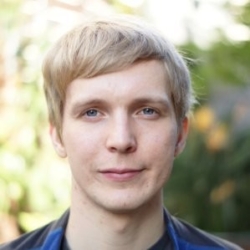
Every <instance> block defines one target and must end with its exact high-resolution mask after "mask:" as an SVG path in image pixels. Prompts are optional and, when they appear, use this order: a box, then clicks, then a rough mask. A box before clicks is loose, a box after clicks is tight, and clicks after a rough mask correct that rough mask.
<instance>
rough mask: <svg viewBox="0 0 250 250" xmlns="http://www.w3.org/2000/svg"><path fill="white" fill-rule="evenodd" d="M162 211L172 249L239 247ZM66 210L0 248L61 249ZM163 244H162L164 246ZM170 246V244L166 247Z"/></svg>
mask: <svg viewBox="0 0 250 250" xmlns="http://www.w3.org/2000/svg"><path fill="white" fill-rule="evenodd" d="M164 213H165V214H164V215H165V222H166V232H165V235H168V237H169V238H170V241H171V246H172V247H171V248H172V249H173V250H242V248H240V247H238V246H236V245H234V244H232V243H230V242H228V241H225V240H222V239H220V238H217V237H216V236H213V235H211V234H209V233H206V232H204V231H202V230H200V229H197V228H195V227H194V226H191V225H190V224H188V223H186V222H183V221H181V220H179V219H177V218H175V217H173V216H171V215H170V214H169V213H168V212H167V211H165V212H164ZM68 218H69V211H67V212H66V213H64V214H63V216H62V217H61V218H60V219H59V220H56V221H54V222H51V223H50V224H48V225H46V226H44V227H42V228H39V229H37V230H35V231H32V232H30V233H27V234H24V235H22V236H21V237H19V238H18V239H16V240H14V241H12V242H10V243H7V244H4V245H1V246H0V250H60V248H61V243H62V240H63V238H64V233H65V229H66V226H67V222H68ZM164 249H166V248H164V247H163V249H161V250H164ZM167 249H169V246H168V248H167Z"/></svg>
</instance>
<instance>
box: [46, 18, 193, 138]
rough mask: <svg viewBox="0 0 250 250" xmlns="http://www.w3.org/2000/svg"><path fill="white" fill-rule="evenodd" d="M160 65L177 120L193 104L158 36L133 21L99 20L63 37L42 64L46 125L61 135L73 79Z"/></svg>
mask: <svg viewBox="0 0 250 250" xmlns="http://www.w3.org/2000/svg"><path fill="white" fill-rule="evenodd" d="M153 59H154V60H159V61H162V62H163V63H164V64H165V66H166V70H167V75H168V82H166V84H169V89H170V91H171V98H172V101H173V105H174V109H175V113H176V117H177V120H181V119H182V118H183V117H184V116H186V114H187V113H188V112H189V111H190V109H191V106H192V104H193V103H194V101H195V98H194V95H193V91H192V87H191V83H190V76H189V71H188V68H187V66H186V64H185V62H184V60H183V58H182V56H181V55H180V54H179V53H178V52H177V51H176V49H175V48H174V47H173V45H172V44H170V43H169V42H168V41H167V40H166V39H165V38H164V37H163V36H162V35H161V34H160V33H158V32H157V31H156V30H155V29H154V28H151V26H150V25H149V24H146V23H144V22H143V21H142V20H139V19H138V18H135V17H131V16H129V17H127V16H126V17H125V16H120V17H113V18H102V19H96V20H92V21H88V22H85V23H83V24H82V25H80V26H78V27H76V28H74V29H73V30H71V31H70V32H68V33H67V34H66V35H64V36H63V37H62V38H61V39H60V40H59V41H58V42H57V43H56V44H55V45H54V46H53V47H52V48H51V49H50V51H49V52H48V53H47V55H46V57H45V59H44V64H43V77H44V90H45V96H46V100H47V104H48V110H49V120H50V122H51V124H53V125H54V126H55V127H56V128H57V132H58V135H59V136H60V135H61V125H62V118H63V109H64V103H65V92H66V89H67V86H68V85H69V84H70V82H72V81H73V80H74V79H76V78H91V77H95V76H97V75H101V74H105V73H110V72H115V71H119V70H121V69H123V68H125V67H127V66H129V65H131V64H133V63H135V62H138V61H140V60H153Z"/></svg>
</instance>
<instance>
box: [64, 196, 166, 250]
mask: <svg viewBox="0 0 250 250" xmlns="http://www.w3.org/2000/svg"><path fill="white" fill-rule="evenodd" d="M78 198H79V197H74V194H72V203H71V204H72V205H71V209H70V218H69V222H68V226H67V230H66V237H67V240H68V243H69V245H70V247H71V249H74V250H80V249H102V250H113V249H116V250H125V249H126V250H127V249H131V250H137V249H148V248H149V247H150V246H152V245H153V244H154V243H155V242H156V241H157V240H158V239H159V238H160V237H161V236H162V234H163V231H164V219H163V208H162V199H161V195H159V197H157V198H155V199H154V200H152V201H150V202H149V203H148V204H147V205H144V206H142V207H140V208H138V209H136V210H135V211H129V212H124V213H114V212H109V211H106V210H104V209H103V210H101V209H97V208H96V207H94V206H92V204H90V203H88V202H84V201H83V200H82V198H81V201H80V199H78ZM79 201H80V202H79Z"/></svg>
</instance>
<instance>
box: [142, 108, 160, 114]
mask: <svg viewBox="0 0 250 250" xmlns="http://www.w3.org/2000/svg"><path fill="white" fill-rule="evenodd" d="M144 111H150V113H149V114H145V113H143V114H144V115H155V114H157V111H156V110H155V109H153V108H149V107H146V108H143V109H142V111H141V112H144Z"/></svg>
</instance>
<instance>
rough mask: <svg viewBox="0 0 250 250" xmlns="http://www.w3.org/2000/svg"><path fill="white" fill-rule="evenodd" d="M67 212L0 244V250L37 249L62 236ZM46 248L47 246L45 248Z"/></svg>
mask: <svg viewBox="0 0 250 250" xmlns="http://www.w3.org/2000/svg"><path fill="white" fill-rule="evenodd" d="M67 219H68V213H67V212H66V213H65V214H64V215H63V216H62V217H61V218H60V219H59V220H56V221H52V222H51V223H49V224H47V225H45V226H43V227H41V228H38V229H36V230H34V231H31V232H29V233H26V234H23V235H21V236H20V237H19V238H17V239H15V240H13V241H11V242H9V243H5V244H3V245H0V250H22V249H25V250H39V249H42V248H43V247H44V246H45V244H46V242H48V241H49V242H50V243H51V241H52V240H55V239H57V241H58V239H59V238H62V237H63V234H64V231H65V227H66V224H67ZM43 249H44V248H43ZM45 249H47V248H45Z"/></svg>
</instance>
